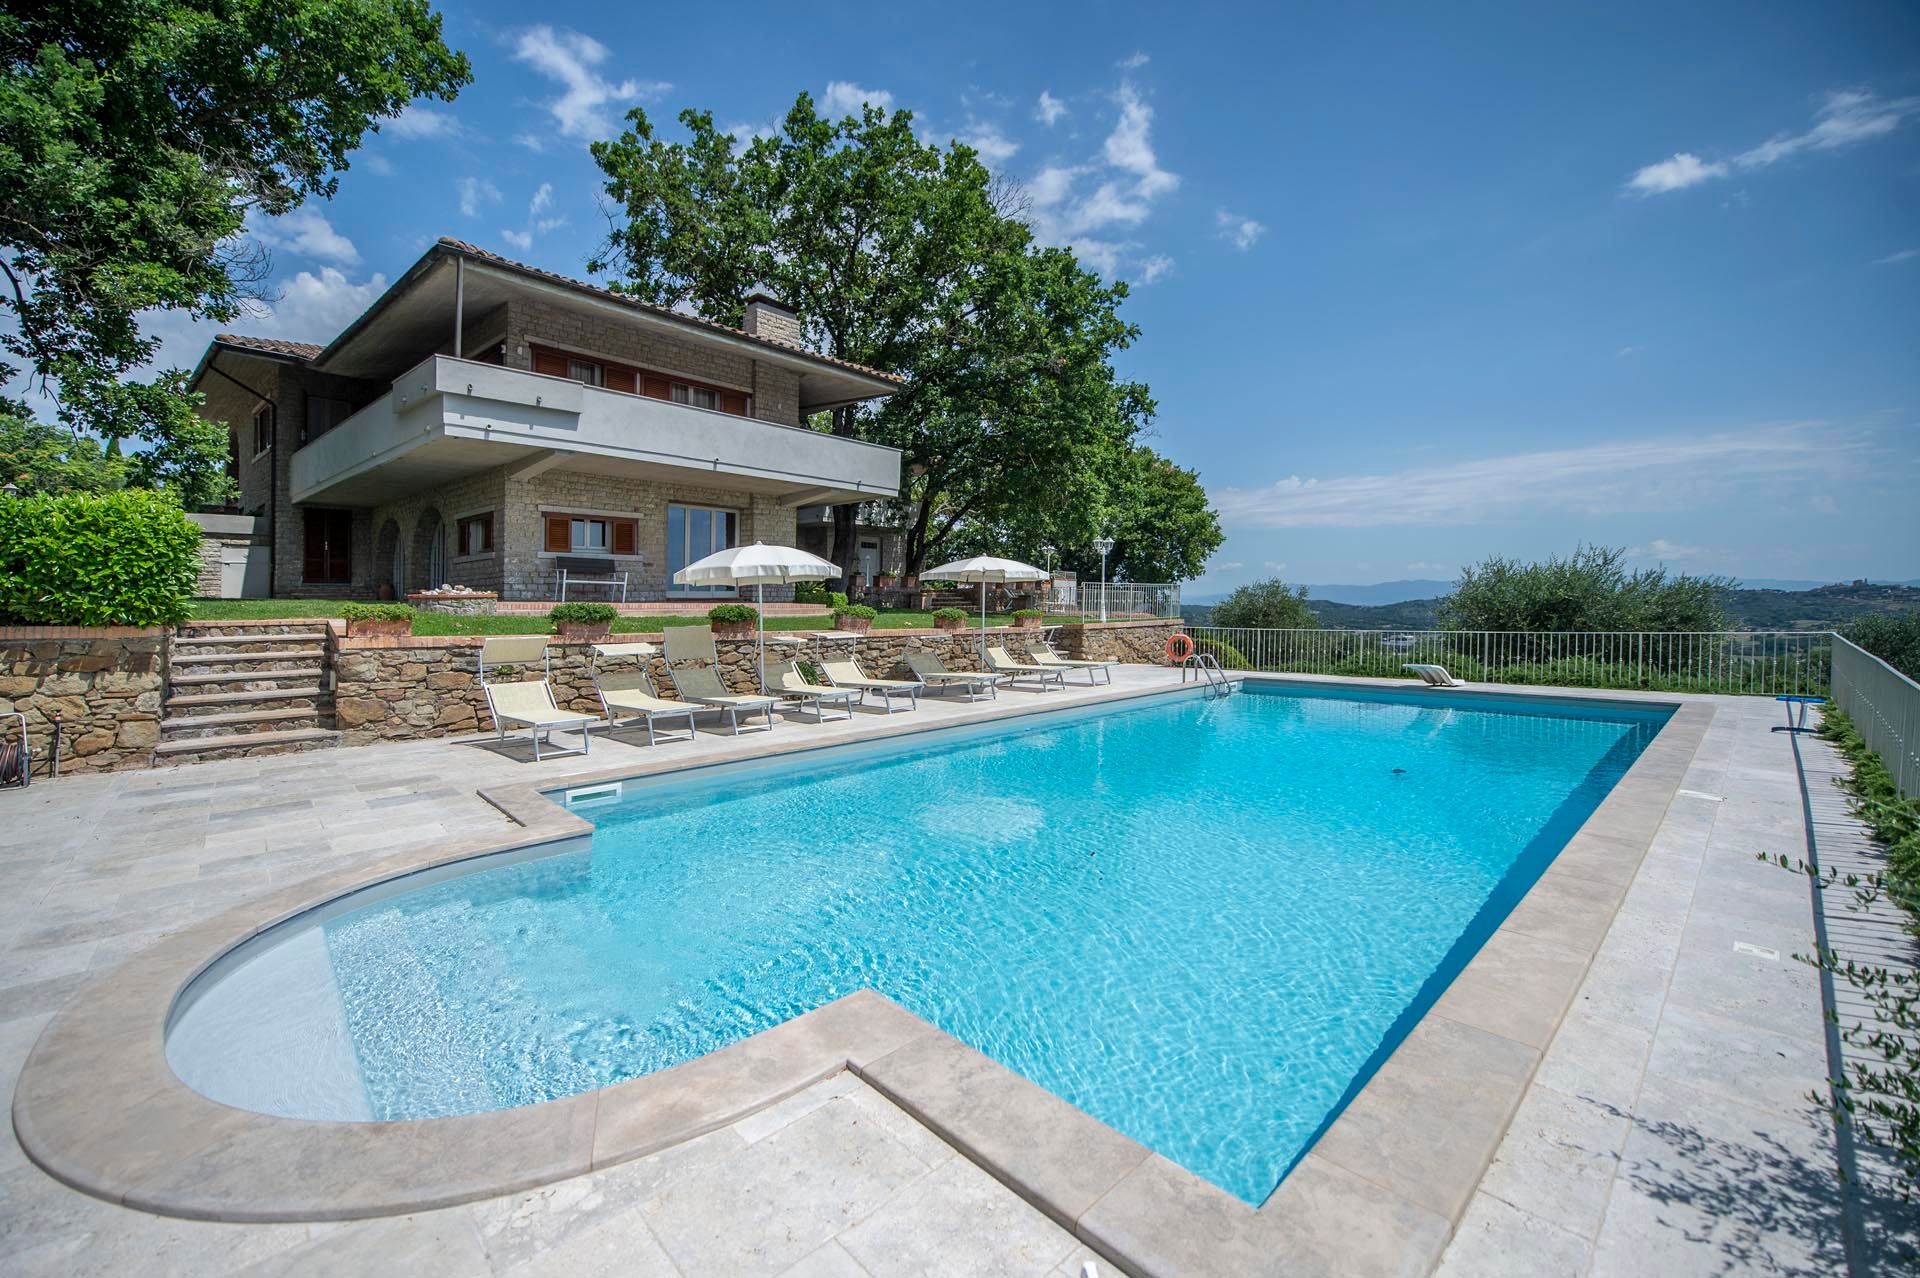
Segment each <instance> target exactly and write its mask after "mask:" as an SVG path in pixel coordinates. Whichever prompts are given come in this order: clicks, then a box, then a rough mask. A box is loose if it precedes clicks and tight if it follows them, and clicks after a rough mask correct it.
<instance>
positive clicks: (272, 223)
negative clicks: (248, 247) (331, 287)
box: [247, 205, 360, 266]
mask: <svg viewBox="0 0 1920 1278" xmlns="http://www.w3.org/2000/svg"><path fill="white" fill-rule="evenodd" d="M247 229H248V231H250V232H251V233H252V234H253V237H254V238H255V239H257V240H259V241H260V242H261V243H262V244H266V245H269V246H271V247H273V248H278V249H286V250H287V251H288V252H290V253H295V254H298V255H300V256H302V257H311V258H318V259H319V260H321V261H323V262H338V263H340V264H341V265H343V266H352V265H353V264H354V263H355V262H358V261H359V260H360V250H359V249H356V248H355V247H354V246H353V241H352V240H350V239H348V238H347V237H346V236H344V235H342V234H340V232H338V231H336V230H334V229H333V223H331V222H329V221H327V218H326V214H324V213H322V212H321V211H320V210H319V209H316V208H313V207H312V206H310V205H309V206H306V207H302V208H297V209H295V210H293V211H292V212H291V213H288V214H286V215H285V216H284V217H274V218H267V219H265V220H264V221H261V222H259V223H257V224H250V225H249V226H248V227H247Z"/></svg>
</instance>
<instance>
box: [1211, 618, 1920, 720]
mask: <svg viewBox="0 0 1920 1278" xmlns="http://www.w3.org/2000/svg"><path fill="white" fill-rule="evenodd" d="M1191 633H1192V635H1193V637H1194V641H1195V642H1196V644H1197V645H1198V646H1199V647H1200V649H1201V650H1202V651H1211V652H1212V653H1213V654H1214V655H1215V656H1216V657H1218V658H1219V660H1220V664H1221V665H1223V666H1225V667H1226V668H1227V669H1229V670H1265V671H1273V672H1279V673H1287V674H1332V675H1371V676H1377V677H1384V678H1402V677H1405V675H1406V670H1405V667H1406V665H1407V664H1408V663H1410V662H1429V663H1432V664H1434V665H1440V666H1445V667H1446V668H1447V670H1448V672H1449V673H1450V674H1452V675H1453V676H1454V678H1456V679H1464V680H1466V681H1468V682H1470V683H1531V684H1548V685H1553V686H1558V687H1563V688H1623V689H1630V688H1637V689H1645V690H1648V691H1656V692H1718V693H1732V694H1737V695H1751V696H1781V695H1787V694H1800V695H1804V696H1824V695H1826V693H1827V689H1828V686H1829V673H1830V670H1831V666H1832V661H1833V656H1832V654H1833V645H1834V640H1833V636H1831V635H1829V634H1827V633H1825V632H1815V631H1807V630H1730V631H1708V632H1701V633H1674V632H1660V633H1651V634H1647V633H1640V632H1636V631H1565V632H1538V631H1497V630H1250V629H1240V628H1233V627H1225V626H1194V627H1192V628H1191ZM1907 740H1908V741H1911V740H1912V738H1911V737H1908V738H1907Z"/></svg>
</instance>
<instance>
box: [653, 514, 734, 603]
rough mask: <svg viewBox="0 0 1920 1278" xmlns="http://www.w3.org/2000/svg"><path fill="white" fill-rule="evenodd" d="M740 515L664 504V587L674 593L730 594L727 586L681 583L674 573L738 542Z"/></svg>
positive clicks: (730, 547)
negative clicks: (665, 560)
mask: <svg viewBox="0 0 1920 1278" xmlns="http://www.w3.org/2000/svg"><path fill="white" fill-rule="evenodd" d="M739 528H740V516H739V514H738V512H736V511H731V510H716V509H714V508H713V507H710V506H668V507H667V589H668V590H669V591H670V592H672V593H673V594H677V595H719V594H731V593H732V590H731V588H730V587H727V586H682V585H679V584H677V583H676V582H675V581H674V580H673V574H675V573H676V572H679V571H680V570H681V569H682V568H685V567H686V566H687V565H688V564H690V563H693V562H694V561H696V560H700V559H705V558H706V557H707V556H708V555H711V554H713V553H714V552H715V551H717V550H730V549H732V548H733V547H734V546H737V545H739V544H740V543H739Z"/></svg>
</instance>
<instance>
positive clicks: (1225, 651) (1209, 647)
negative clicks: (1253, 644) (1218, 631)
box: [1193, 639, 1254, 670]
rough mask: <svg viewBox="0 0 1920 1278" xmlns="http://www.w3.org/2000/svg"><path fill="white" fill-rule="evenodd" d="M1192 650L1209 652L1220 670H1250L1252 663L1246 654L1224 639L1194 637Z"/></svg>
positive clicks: (1252, 666)
mask: <svg viewBox="0 0 1920 1278" xmlns="http://www.w3.org/2000/svg"><path fill="white" fill-rule="evenodd" d="M1193 650H1194V651H1195V652H1196V653H1200V652H1210V653H1212V654H1213V658H1214V660H1215V661H1218V662H1219V663H1220V668H1221V669H1222V670H1252V669H1253V668H1254V665H1253V663H1252V662H1251V661H1248V660H1247V655H1246V654H1245V653H1244V652H1241V651H1240V650H1239V649H1238V648H1236V647H1234V646H1233V645H1232V644H1230V643H1228V642H1227V641H1226V640H1224V639H1195V640H1194V641H1193Z"/></svg>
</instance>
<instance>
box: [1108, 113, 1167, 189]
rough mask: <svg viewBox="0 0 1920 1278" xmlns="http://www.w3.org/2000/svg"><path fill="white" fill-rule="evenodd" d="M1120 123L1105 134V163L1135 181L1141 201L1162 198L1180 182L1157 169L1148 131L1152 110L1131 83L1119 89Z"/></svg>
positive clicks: (1159, 168)
mask: <svg viewBox="0 0 1920 1278" xmlns="http://www.w3.org/2000/svg"><path fill="white" fill-rule="evenodd" d="M1119 102H1120V121H1119V123H1117V124H1115V125H1114V127H1113V132H1112V133H1110V134H1108V135H1107V144H1106V156H1107V163H1109V164H1111V165H1113V166H1114V167H1115V168H1119V169H1124V170H1126V171H1127V172H1129V173H1131V174H1133V175H1134V176H1135V177H1136V178H1137V179H1138V181H1137V183H1136V185H1135V188H1134V189H1135V190H1136V191H1137V192H1138V194H1139V195H1140V197H1141V198H1142V199H1152V198H1154V197H1155V196H1159V195H1165V194H1166V193H1168V192H1169V191H1172V190H1173V189H1174V188H1175V187H1177V186H1179V185H1180V179H1179V178H1178V177H1177V176H1175V175H1174V174H1172V173H1169V172H1167V171H1166V170H1165V169H1163V168H1161V167H1160V161H1159V158H1158V157H1157V156H1155V155H1154V153H1153V143H1152V141H1151V140H1150V138H1149V137H1148V130H1149V129H1151V127H1152V125H1153V108H1152V107H1150V106H1148V105H1147V104H1146V103H1145V102H1143V101H1141V100H1140V95H1139V94H1138V93H1137V92H1135V91H1134V88H1133V86H1132V85H1131V84H1122V85H1121V86H1120V95H1119Z"/></svg>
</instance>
